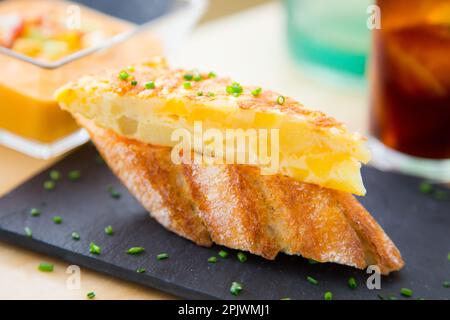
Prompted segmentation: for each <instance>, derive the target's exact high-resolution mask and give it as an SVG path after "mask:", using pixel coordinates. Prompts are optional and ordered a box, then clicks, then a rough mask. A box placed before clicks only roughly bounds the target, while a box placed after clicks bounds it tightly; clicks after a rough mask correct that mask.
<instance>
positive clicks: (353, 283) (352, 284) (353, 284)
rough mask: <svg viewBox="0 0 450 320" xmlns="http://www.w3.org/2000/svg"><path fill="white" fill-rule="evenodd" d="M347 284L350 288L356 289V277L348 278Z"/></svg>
mask: <svg viewBox="0 0 450 320" xmlns="http://www.w3.org/2000/svg"><path fill="white" fill-rule="evenodd" d="M348 286H349V287H350V288H351V289H356V287H357V286H358V284H357V283H356V279H355V278H353V277H350V278H348Z"/></svg>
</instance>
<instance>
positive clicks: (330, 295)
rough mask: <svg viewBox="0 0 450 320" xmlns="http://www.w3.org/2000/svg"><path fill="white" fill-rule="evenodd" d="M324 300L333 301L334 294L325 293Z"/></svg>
mask: <svg viewBox="0 0 450 320" xmlns="http://www.w3.org/2000/svg"><path fill="white" fill-rule="evenodd" d="M323 299H324V300H333V293H332V292H331V291H327V292H325V294H324V295H323Z"/></svg>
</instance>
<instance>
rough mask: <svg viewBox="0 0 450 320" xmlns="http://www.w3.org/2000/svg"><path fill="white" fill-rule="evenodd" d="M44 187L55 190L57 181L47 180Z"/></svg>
mask: <svg viewBox="0 0 450 320" xmlns="http://www.w3.org/2000/svg"><path fill="white" fill-rule="evenodd" d="M43 186H44V189H45V190H47V191H51V190H54V189H55V188H56V183H55V181H53V180H47V181H45V182H44V185H43Z"/></svg>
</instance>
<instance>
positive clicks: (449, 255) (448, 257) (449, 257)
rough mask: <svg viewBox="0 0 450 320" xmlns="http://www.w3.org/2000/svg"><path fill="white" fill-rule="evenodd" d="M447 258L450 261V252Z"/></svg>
mask: <svg viewBox="0 0 450 320" xmlns="http://www.w3.org/2000/svg"><path fill="white" fill-rule="evenodd" d="M447 260H448V261H450V252H449V253H448V254H447Z"/></svg>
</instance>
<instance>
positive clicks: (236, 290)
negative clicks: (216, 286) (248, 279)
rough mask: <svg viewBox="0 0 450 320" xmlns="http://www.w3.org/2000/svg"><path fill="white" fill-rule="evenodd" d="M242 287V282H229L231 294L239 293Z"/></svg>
mask: <svg viewBox="0 0 450 320" xmlns="http://www.w3.org/2000/svg"><path fill="white" fill-rule="evenodd" d="M242 289H243V287H242V284H240V283H239V282H233V283H231V287H230V293H231V294H232V295H233V296H237V295H238V294H239V293H241V291H242Z"/></svg>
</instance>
